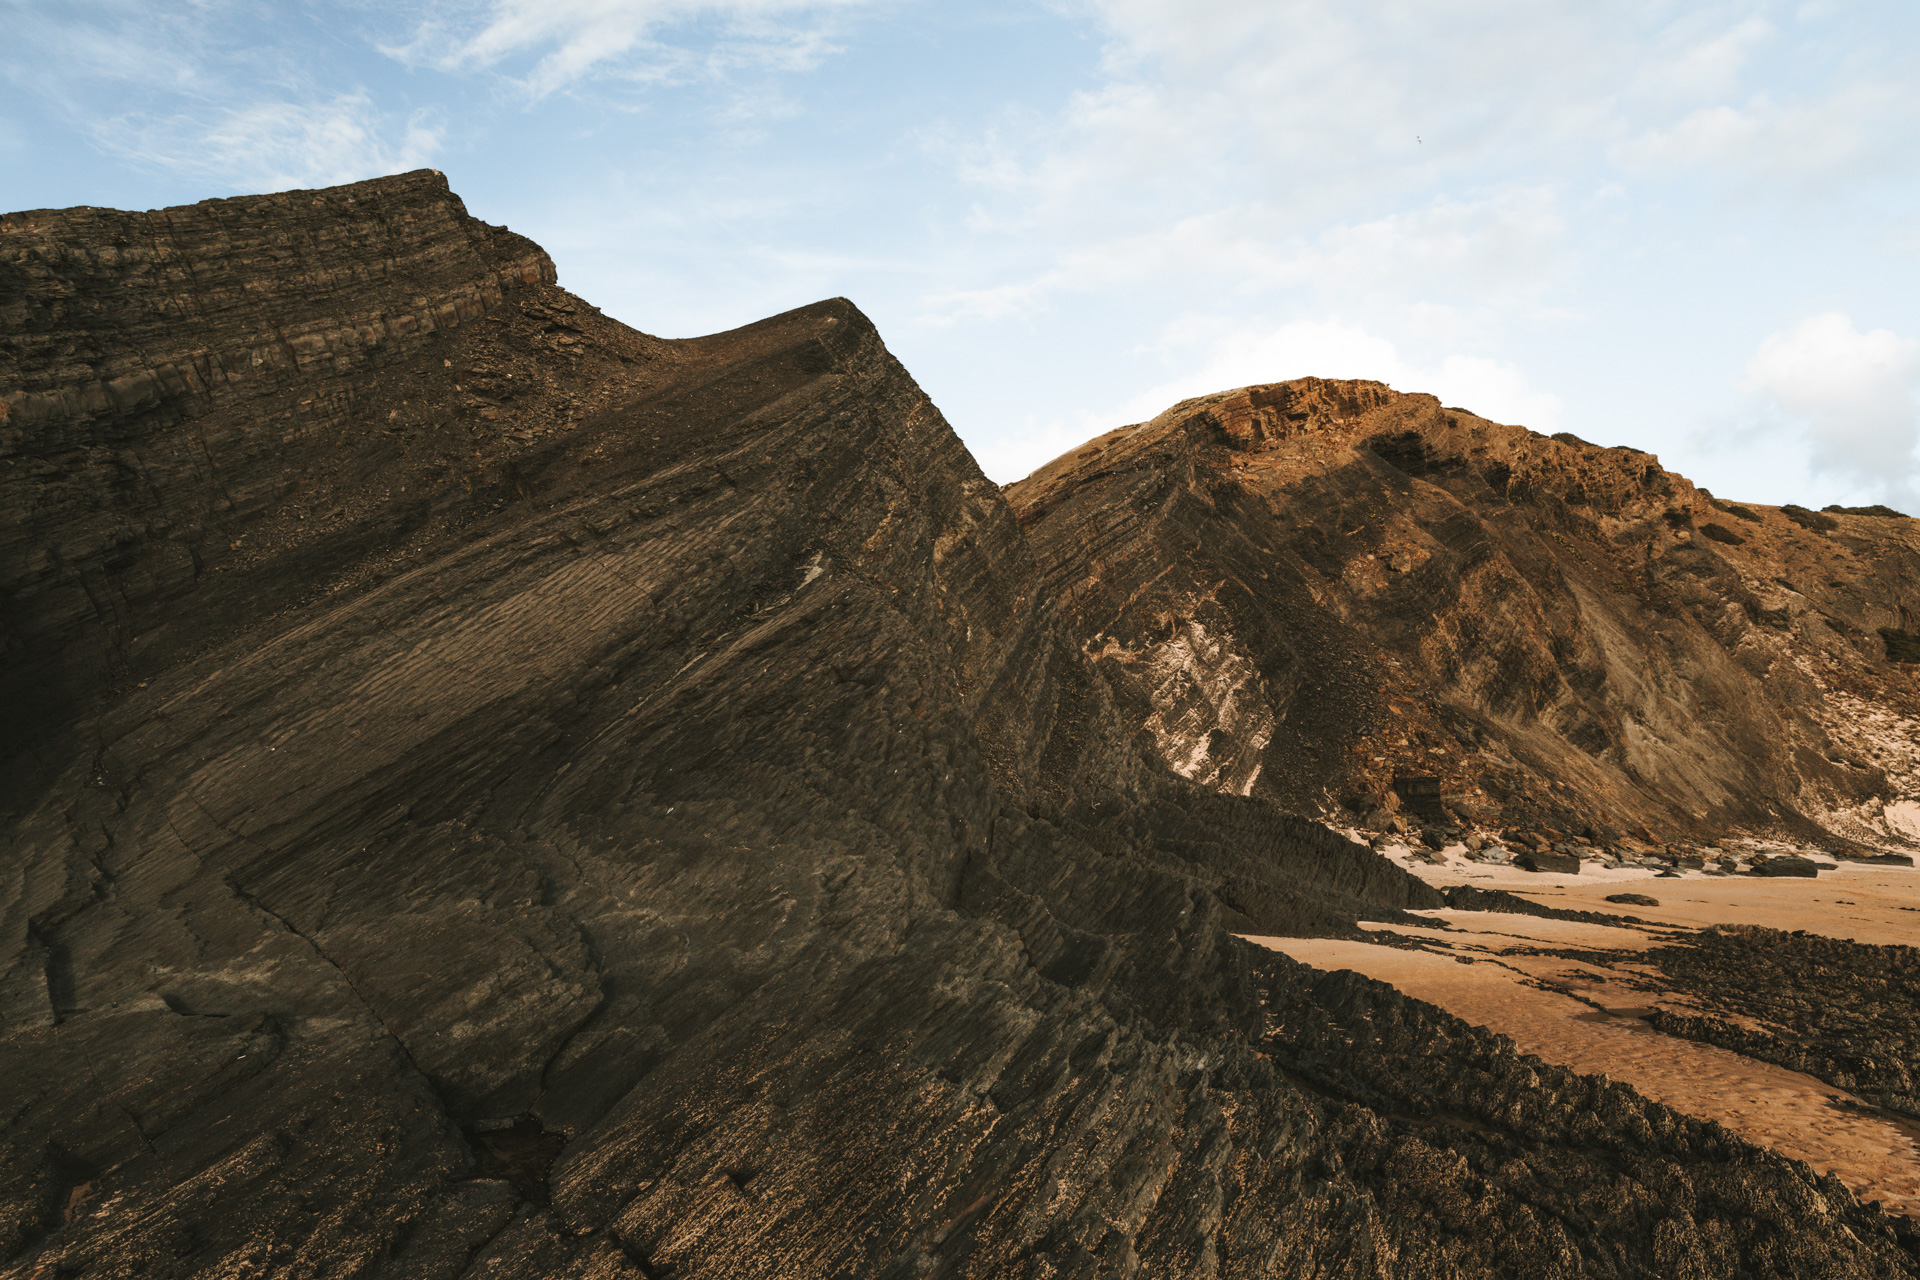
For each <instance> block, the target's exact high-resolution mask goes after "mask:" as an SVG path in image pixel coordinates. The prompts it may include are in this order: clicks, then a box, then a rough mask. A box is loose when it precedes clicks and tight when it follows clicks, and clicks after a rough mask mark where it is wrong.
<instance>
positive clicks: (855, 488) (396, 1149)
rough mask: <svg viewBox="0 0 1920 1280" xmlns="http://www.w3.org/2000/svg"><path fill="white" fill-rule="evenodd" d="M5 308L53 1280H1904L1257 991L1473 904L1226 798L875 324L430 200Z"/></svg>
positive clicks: (4, 976) (272, 214) (92, 224)
mask: <svg viewBox="0 0 1920 1280" xmlns="http://www.w3.org/2000/svg"><path fill="white" fill-rule="evenodd" d="M0 273H3V274H0V314H4V315H5V316H6V318H7V319H6V328H5V332H4V334H0V400H4V401H5V403H6V405H7V408H6V411H5V413H6V423H7V431H8V432H9V433H10V434H9V435H8V436H7V438H6V440H5V449H6V452H5V455H4V465H5V468H6V470H5V472H4V476H3V477H0V484H3V485H4V488H3V489H0V521H4V526H3V527H4V530H5V532H4V535H3V536H4V537H5V539H6V541H5V543H4V547H5V553H6V559H5V561H4V572H5V574H6V575H7V582H8V584H9V590H8V594H7V597H6V599H7V606H6V607H7V610H8V612H7V617H6V622H7V627H8V633H7V634H8V643H9V655H10V663H9V671H8V674H9V678H11V679H14V680H15V681H16V682H17V683H16V684H15V685H14V686H12V687H11V691H10V692H9V695H8V696H9V697H10V698H14V699H17V701H16V703H15V705H17V706H21V707H24V708H26V710H24V711H23V712H22V713H21V715H20V717H19V719H18V720H17V721H16V723H17V724H19V725H20V726H21V728H20V731H19V733H18V734H17V736H15V737H14V738H13V739H12V740H11V741H10V744H9V745H10V747H11V748H12V749H13V751H14V753H15V754H14V759H13V763H12V764H11V766H10V768H9V771H8V786H9V790H8V792H7V804H8V813H7V815H6V819H5V820H6V824H7V836H8V840H9V846H8V861H7V875H6V877H5V878H4V880H0V929H3V930H4V932H3V933H0V1018H3V1019H4V1026H5V1040H4V1042H0V1102H4V1104H5V1106H4V1110H3V1111H0V1115H4V1121H0V1123H4V1124H5V1126H6V1127H5V1129H4V1131H0V1144H3V1145H0V1259H4V1263H0V1265H4V1266H6V1267H7V1268H8V1270H7V1271H6V1273H5V1274H17V1275H22V1276H26V1275H38V1274H43V1273H44V1274H51V1273H52V1272H53V1270H56V1269H57V1270H59V1271H60V1273H61V1274H94V1275H126V1274H145V1275H151V1276H191V1275H203V1274H239V1273H242V1272H246V1271H248V1270H249V1269H252V1270H254V1271H259V1272H261V1273H266V1274H310V1275H325V1276H333V1275H341V1276H345V1275H356V1276H367V1275H376V1276H404V1277H437V1276H448V1277H451V1276H460V1275H469V1274H471V1275H494V1274H514V1275H536V1276H578V1277H588V1276H620V1275H637V1276H653V1277H662V1276H668V1275H671V1276H674V1277H676V1278H680V1280H685V1278H687V1277H696V1276H698V1277H737V1276H753V1275H766V1276H781V1277H821V1278H822V1280H826V1278H829V1277H837V1276H855V1275H858V1276H867V1275H891V1276H907V1275H914V1276H921V1275H949V1276H1031V1277H1042V1276H1093V1275H1129V1274H1154V1275H1210V1274H1218V1275H1236V1276H1238V1275H1286V1276H1295V1275H1298V1276H1305V1275H1341V1276H1427V1275H1432V1276H1441V1275H1447V1276H1452V1275H1470V1274H1499V1275H1513V1276H1555V1275H1566V1276H1572V1275H1605V1276H1614V1275H1619V1276H1629V1275H1646V1274H1654V1273H1658V1274H1671V1275H1734V1274H1742V1275H1790V1274H1794V1275H1798V1274H1810V1275H1815V1274H1817V1275H1823V1276H1893V1275H1908V1274H1913V1273H1914V1271H1915V1264H1914V1260H1913V1254H1912V1252H1911V1246H1912V1241H1911V1240H1910V1239H1907V1238H1905V1237H1902V1236H1901V1235H1899V1234H1898V1230H1899V1229H1897V1228H1896V1226H1895V1224H1893V1223H1892V1222H1890V1221H1889V1220H1888V1219H1885V1218H1883V1217H1881V1216H1879V1215H1878V1214H1876V1213H1873V1212H1871V1211H1869V1210H1866V1209H1862V1208H1860V1207H1857V1206H1855V1205H1854V1204H1853V1203H1852V1202H1851V1200H1850V1198H1849V1197H1848V1196H1847V1194H1846V1193H1845V1191H1844V1190H1843V1189H1841V1188H1839V1187H1838V1185H1837V1184H1834V1183H1832V1182H1831V1181H1830V1180H1829V1181H1819V1180H1816V1179H1815V1178H1814V1177H1813V1176H1812V1175H1811V1174H1810V1172H1809V1171H1808V1170H1806V1169H1805V1168H1804V1167H1796V1166H1793V1165H1791V1164H1789V1163H1788V1162H1786V1161H1783V1160H1780V1159H1778V1158H1776V1157H1773V1156H1771V1155H1768V1154H1766V1153H1763V1152H1760V1151H1757V1150H1755V1149H1753V1148H1750V1147H1746V1146H1744V1145H1742V1144H1740V1143H1738V1142H1736V1141H1733V1140H1731V1139H1729V1138H1728V1137H1727V1136H1726V1135H1724V1134H1721V1133H1719V1132H1717V1131H1716V1130H1714V1129H1713V1128H1712V1127H1711V1126H1702V1125H1700V1124H1698V1123H1697V1122H1694V1121H1691V1120H1688V1119H1686V1118H1684V1117H1680V1116H1676V1115H1673V1114H1672V1113H1670V1112H1666V1111H1664V1110H1663V1109H1661V1108H1659V1107H1656V1106H1652V1105H1651V1104H1648V1103H1646V1102H1645V1101H1644V1100H1642V1099H1639V1098H1637V1097H1635V1096H1634V1095H1632V1094H1631V1093H1630V1092H1628V1091H1625V1090H1622V1089H1619V1088H1617V1087H1614V1088H1611V1089H1609V1088H1607V1087H1606V1086H1604V1085H1601V1084H1596V1083H1595V1082H1593V1081H1590V1080H1585V1079H1582V1078H1577V1077H1573V1076H1570V1075H1568V1074H1567V1073H1564V1072H1559V1073H1555V1072H1553V1071H1550V1070H1541V1069H1538V1068H1536V1067H1534V1066H1530V1065H1528V1064H1526V1063H1523V1062H1521V1061H1519V1060H1518V1059H1516V1058H1515V1057H1514V1056H1513V1054H1512V1052H1511V1048H1510V1046H1505V1045H1503V1044H1502V1043H1500V1042H1498V1041H1497V1040H1495V1039H1493V1038H1491V1037H1488V1036H1486V1035H1485V1034H1484V1033H1480V1032H1474V1031H1471V1030H1470V1029H1468V1028H1465V1027H1464V1026H1460V1025H1458V1024H1456V1023H1453V1022H1451V1021H1450V1020H1447V1019H1445V1018H1444V1016H1443V1015H1438V1014H1437V1013H1436V1012H1435V1011H1433V1010H1431V1009H1428V1008H1426V1007H1424V1006H1420V1005H1417V1004H1415V1003H1414V1002H1411V1001H1406V1000H1404V999H1403V998H1401V997H1399V996H1397V995H1396V994H1394V993H1392V992H1391V991H1389V990H1387V989H1385V988H1379V987H1377V986H1373V985H1370V984H1366V983H1364V982H1362V983H1360V984H1359V985H1357V986H1356V985H1355V984H1354V982H1351V981H1348V980H1347V979H1348V977H1350V976H1351V975H1347V976H1346V977H1341V976H1338V975H1336V976H1335V977H1334V978H1332V979H1329V978H1326V977H1325V976H1324V975H1319V974H1316V973H1314V972H1313V971H1311V970H1306V969H1302V968H1300V967H1299V966H1296V965H1293V964H1292V963H1291V962H1289V961H1287V960H1285V959H1284V958H1282V957H1279V956H1276V955H1272V954H1270V953H1265V952H1261V951H1258V950H1256V949H1255V948H1252V947H1250V946H1248V945H1246V944H1243V943H1241V942H1239V941H1238V940H1237V939H1235V938H1234V937H1233V936H1232V931H1243V932H1245V931H1259V932H1265V933H1342V932H1346V931H1349V930H1351V929H1352V927H1353V921H1354V920H1356V919H1359V918H1369V917H1371V918H1377V919H1393V918H1395V917H1396V916H1398V914H1399V913H1400V911H1401V910H1402V909H1404V908H1406V907H1419V906H1429V905H1437V903H1438V901H1439V899H1438V896H1437V895H1436V894H1435V893H1434V892H1433V891H1432V890H1430V889H1427V888H1425V887H1424V886H1422V885H1420V884H1419V883H1417V882H1415V881H1413V880H1411V879H1410V878H1409V877H1407V876H1405V875H1404V874H1403V873H1401V872H1399V871H1398V870H1397V869H1395V868H1394V867H1392V866H1391V865H1390V864H1388V863H1386V862H1384V861H1383V860H1381V859H1379V858H1376V857H1375V856H1373V855H1372V854H1371V853H1370V852H1369V851H1367V850H1366V849H1364V848H1362V847H1360V846H1356V845H1352V844H1349V843H1347V842H1345V841H1344V840H1341V839H1340V838H1338V837H1336V836H1334V835H1332V834H1331V833H1329V832H1328V831H1327V830H1326V829H1325V828H1324V827H1322V826H1320V825H1318V824H1316V823H1311V822H1307V821H1303V820H1300V819H1296V818H1290V817H1288V816H1286V815H1285V814H1284V813H1282V812H1281V811H1280V810H1279V809H1278V808H1277V807H1276V806H1275V805H1274V804H1273V803H1272V802H1271V801H1270V800H1269V799H1267V798H1265V796H1264V795H1263V793H1262V791H1261V784H1262V780H1263V779H1264V780H1267V781H1268V782H1269V783H1270V782H1271V772H1272V770H1271V766H1269V767H1268V769H1267V770H1266V771H1264V772H1263V773H1262V774H1261V775H1260V776H1259V777H1258V778H1254V779H1253V781H1254V783H1255V786H1254V788H1253V790H1254V794H1253V795H1251V796H1243V795H1236V794H1231V793H1232V792H1235V791H1239V790H1244V789H1245V787H1244V785H1243V780H1242V779H1241V778H1240V777H1239V776H1238V775H1234V774H1232V773H1231V772H1227V773H1220V774H1216V775H1214V776H1212V777H1209V778H1207V779H1205V780H1204V785H1203V783H1202V782H1196V781H1193V780H1190V779H1189V778H1187V777H1183V776H1182V775H1181V773H1180V772H1178V771H1176V770H1175V769H1174V768H1170V767H1169V766H1168V764H1167V763H1166V758H1167V753H1168V749H1167V747H1166V740H1167V739H1166V738H1165V737H1164V736H1156V734H1155V732H1154V730H1153V728H1152V727H1151V726H1144V725H1143V724H1142V722H1141V721H1140V720H1139V719H1138V717H1137V715H1136V710H1137V708H1136V706H1135V704H1134V702H1133V701H1130V698H1131V697H1132V696H1133V695H1132V694H1131V693H1130V692H1129V691H1127V690H1125V689H1117V688H1116V686H1115V684H1114V683H1113V682H1112V681H1110V680H1109V679H1108V678H1107V677H1106V675H1105V673H1104V672H1103V669H1102V667H1101V661H1102V660H1100V659H1094V660H1090V659H1089V655H1088V652H1087V645H1086V643H1085V642H1084V641H1083V639H1082V637H1081V636H1080V634H1079V633H1078V632H1077V631H1076V630H1075V629H1074V626H1073V624H1074V622H1075V620H1076V618H1077V614H1076V613H1075V612H1074V610H1073V608H1071V607H1069V608H1068V609H1067V610H1066V611H1065V612H1062V611H1061V609H1060V608H1059V606H1058V603H1057V601H1056V600H1055V598H1054V595H1053V593H1052V591H1051V590H1050V588H1049V586H1048V582H1047V579H1046V577H1045V571H1044V570H1043V567H1042V566H1043V561H1042V560H1041V559H1039V558H1036V556H1035V555H1034V552H1033V550H1032V549H1031V547H1030V545H1029V543H1028V541H1027V539H1026V538H1025V537H1024V536H1023V534H1022V533H1021V530H1020V528H1019V525H1018V523H1017V521H1016V520H1015V517H1014V514H1013V511H1012V509H1010V508H1009V506H1008V505H1007V503H1006V502H1005V501H1004V500H1003V498H1002V497H1001V495H1000V493H999V492H998V490H997V489H996V487H995V486H993V485H992V484H991V483H989V482H988V481H986V480H985V479H984V478H983V477H982V476H981V475H980V473H979V471H978V469H977V468H976V467H975V466H974V465H973V463H972V461H971V459H969V458H968V456H967V455H966V453H965V451H964V449H963V448H962V447H961V446H960V444H959V442H958V441H957V440H956V439H955V438H954V436H953V434H952V433H951V431H950V430H949V429H948V428H947V426H946V424H945V423H944V421H943V420H942V419H941V418H940V415H939V413H938V412H937V410H935V409H934V407H933V406H932V404H931V403H930V402H929V401H928V400H927V399H926V397H925V396H924V395H923V394H922V393H921V392H920V391H919V389H918V388H917V387H916V386H915V385H914V384H913V382H912V380H911V378H910V377H908V375H907V374H906V372H905V371H904V370H903V369H901V367H900V366H899V365H898V363H897V362H895V361H894V360H893V359H892V357H891V356H889V355H888V354H887V352H886V350H885V348H884V346H883V345H882V344H881V342H880V340H879V338H878V336H877V335H876V334H875V332H874V331H873V329H872V327H871V326H870V325H869V324H868V322H867V321H866V320H865V318H864V317H862V316H861V315H860V314H859V312H858V311H857V310H855V309H854V308H853V307H852V306H851V305H850V304H848V303H846V302H844V301H833V302H827V303H821V304H819V305H816V306H813V307H809V308H805V309H802V310H800V311H796V312H792V313H789V314H787V315H784V316H779V317H775V318H774V319H771V320H767V321H764V322H762V323H760V324H756V325H751V326H749V327H747V328H745V329H741V330H736V331H734V332H731V333H726V334H719V335H715V336H713V337H709V338H701V339H695V340H690V341H684V342H664V341H660V340H657V339H653V338H649V337H646V336H645V335H641V334H637V333H634V332H633V331H631V330H628V329H626V328H624V327H623V326H621V325H619V324H616V323H614V322H612V321H610V320H608V319H606V318H605V317H602V316H600V315H599V314H598V313H597V312H595V311H594V310H593V309H592V308H591V307H590V306H588V305H587V304H585V303H583V302H581V301H580V300H578V299H576V298H574V297H573V296H572V295H570V294H568V293H566V292H564V291H562V290H560V289H558V288H557V287H555V286H554V284H553V273H552V268H551V265H550V264H549V263H548V262H547V260H546V258H545V257H544V255H542V254H541V253H540V252H539V251H538V250H537V249H536V248H534V247H533V246H531V245H530V244H528V242H526V241H524V240H521V239H519V238H517V237H514V236H511V235H510V234H508V233H506V232H504V231H502V230H500V229H497V228H491V227H487V226H485V225H484V224H481V223H478V222H476V221H474V220H473V219H471V218H469V217H468V216H467V215H466V214H465V211H464V209H462V207H461V206H460V203H459V201H458V200H457V199H456V198H454V197H453V196H452V195H451V194H449V193H448V192H447V190H446V187H445V184H444V182H443V181H442V180H441V179H440V177H439V176H438V175H437V174H431V173H418V174H410V175H405V176H402V177H399V178H391V179H382V180H379V181H376V182H371V183H363V184H358V185H356V186H352V187H344V188H336V189H333V190H330V191H324V192H302V193H293V194H289V195H285V196H275V197H261V198H251V199H244V200H233V201H220V202H212V203H209V204H205V205H198V206H193V207H191V208H185V209H173V210H165V211H160V212H157V213H151V214H118V213H107V212H104V211H98V210H68V211H59V212H49V213H34V214H22V215H13V216H12V217H10V218H8V219H6V220H5V222H4V224H0ZM409 318H411V319H409ZM169 370H171V372H168V371H169ZM189 370H191V371H192V373H191V376H189V373H188V371H189ZM1198 643H1199V642H1197V641H1196V644H1198ZM1198 651H1199V650H1198V649H1196V650H1195V652H1198ZM1163 700H1164V701H1165V702H1166V705H1167V706H1168V707H1169V708H1171V707H1173V705H1174V703H1173V697H1172V695H1171V694H1169V695H1165V696H1164V697H1163ZM1168 714H1169V716H1170V717H1174V718H1169V719H1166V720H1164V721H1163V723H1162V725H1161V729H1162V730H1163V731H1164V734H1165V735H1173V736H1174V737H1175V738H1177V736H1178V735H1179V734H1182V733H1185V732H1187V730H1186V729H1184V728H1182V727H1181V724H1183V723H1184V722H1183V721H1179V720H1178V719H1177V717H1176V716H1175V713H1174V712H1172V711H1171V710H1170V711H1169V713H1168ZM1282 722H1283V721H1282V718H1281V717H1279V716H1278V715H1277V714H1276V716H1275V717H1274V723H1275V724H1280V723H1282ZM1189 771H1191V770H1189ZM1249 776H1251V775H1249Z"/></svg>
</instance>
